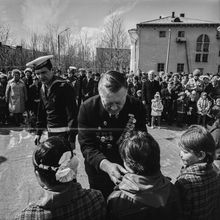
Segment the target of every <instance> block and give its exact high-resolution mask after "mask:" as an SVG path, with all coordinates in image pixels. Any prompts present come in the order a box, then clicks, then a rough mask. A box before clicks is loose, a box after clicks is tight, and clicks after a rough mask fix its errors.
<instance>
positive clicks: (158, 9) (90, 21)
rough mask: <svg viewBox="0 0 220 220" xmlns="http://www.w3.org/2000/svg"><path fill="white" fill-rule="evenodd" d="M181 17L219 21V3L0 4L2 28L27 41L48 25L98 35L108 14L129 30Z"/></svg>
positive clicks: (57, 0)
mask: <svg viewBox="0 0 220 220" xmlns="http://www.w3.org/2000/svg"><path fill="white" fill-rule="evenodd" d="M172 11H175V13H176V14H177V15H178V14H180V13H185V16H186V17H189V18H198V19H202V20H211V21H220V0H0V25H1V24H8V25H9V26H10V27H11V30H12V32H13V35H14V38H17V39H21V38H25V37H27V35H28V33H29V32H30V31H31V30H35V31H37V32H39V33H41V32H43V31H44V30H45V26H46V25H47V24H55V25H58V26H59V30H60V31H62V30H63V29H65V28H67V27H69V28H70V29H71V33H79V32H80V31H85V30H86V31H87V32H88V33H89V34H90V35H91V36H92V35H93V34H94V33H98V32H99V31H100V30H101V29H102V27H103V24H104V22H105V20H106V19H107V16H108V15H109V13H119V14H121V15H122V16H123V18H124V24H125V28H126V30H128V29H130V28H135V26H136V24H137V23H140V22H143V21H147V20H151V19H156V18H159V16H160V15H162V16H168V15H171V13H172Z"/></svg>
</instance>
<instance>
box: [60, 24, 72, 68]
mask: <svg viewBox="0 0 220 220" xmlns="http://www.w3.org/2000/svg"><path fill="white" fill-rule="evenodd" d="M69 29H70V28H66V29H64V30H63V31H61V32H60V33H59V34H58V35H57V46H58V66H59V68H60V65H61V64H60V35H61V34H62V33H64V32H65V31H68V30H69Z"/></svg>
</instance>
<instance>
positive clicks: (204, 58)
mask: <svg viewBox="0 0 220 220" xmlns="http://www.w3.org/2000/svg"><path fill="white" fill-rule="evenodd" d="M202 62H204V63H207V62H208V54H206V53H205V54H203V55H202Z"/></svg>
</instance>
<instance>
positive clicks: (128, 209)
mask: <svg viewBox="0 0 220 220" xmlns="http://www.w3.org/2000/svg"><path fill="white" fill-rule="evenodd" d="M107 212H108V215H109V219H112V220H113V219H116V220H119V219H126V220H127V219H128V220H129V219H139V220H142V219H149V220H159V219H175V220H176V219H178V215H179V214H180V202H179V197H178V192H177V190H176V189H175V187H174V186H173V184H172V183H171V182H170V181H169V180H168V179H167V178H166V177H164V176H163V175H162V174H161V173H159V174H158V175H155V176H152V177H145V176H140V175H136V174H131V173H128V174H125V176H124V177H123V179H122V182H121V183H120V184H119V185H118V186H116V187H115V190H114V192H113V193H112V194H111V195H110V196H109V197H108V205H107Z"/></svg>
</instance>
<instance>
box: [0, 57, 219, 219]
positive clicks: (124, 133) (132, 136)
mask: <svg viewBox="0 0 220 220" xmlns="http://www.w3.org/2000/svg"><path fill="white" fill-rule="evenodd" d="M52 58H53V56H44V57H40V58H37V59H35V60H33V61H31V62H29V63H28V64H27V68H26V69H25V70H24V73H23V72H22V71H20V70H18V69H14V70H12V72H9V73H8V74H7V75H6V74H4V73H1V74H0V78H1V82H0V98H1V99H0V101H1V102H0V113H1V123H2V124H6V123H8V122H9V123H14V124H15V125H16V126H20V125H21V126H23V125H22V124H23V123H28V124H29V126H30V127H36V137H35V144H36V145H37V146H36V149H35V151H34V153H33V156H32V161H33V166H34V172H35V175H36V177H37V180H38V183H39V184H40V186H41V187H42V188H43V189H44V192H45V194H44V196H43V198H41V200H40V201H37V202H35V203H32V204H30V205H28V207H27V208H25V209H24V210H23V211H22V212H21V214H20V215H18V217H17V219H72V218H74V219H80V220H81V219H112V220H113V219H124V218H126V219H134V218H136V219H162V218H165V219H207V220H209V219H218V218H219V216H220V211H219V210H220V209H219V207H220V170H219V169H220V166H219V159H220V158H219V155H220V153H219V152H220V150H219V149H220V145H219V142H220V136H219V134H220V132H219V131H220V130H219V129H220V77H219V76H218V75H214V74H201V72H200V70H198V69H196V70H194V71H193V73H190V74H184V73H164V72H159V73H156V72H155V71H153V70H150V71H149V72H148V73H143V72H141V73H140V74H138V75H134V74H132V73H130V74H122V73H120V72H117V71H108V72H106V73H103V74H99V73H93V72H92V71H91V70H89V69H82V68H81V69H79V70H77V69H76V68H75V67H71V68H69V69H68V71H67V73H65V74H62V75H61V74H60V73H58V74H57V73H55V72H54V71H53V66H52V63H51V61H50V60H51V59H52ZM24 115H25V120H26V121H24V117H23V116H24ZM213 122H214V123H213ZM161 123H164V124H168V125H172V124H174V123H176V124H177V126H184V125H186V124H187V125H189V127H188V128H187V129H186V131H184V133H183V134H182V135H181V137H180V139H179V142H178V145H179V148H180V157H181V160H182V162H183V167H182V169H181V170H180V174H179V176H178V177H177V178H176V180H173V181H172V182H171V179H170V178H169V177H165V176H164V175H163V174H162V172H161V165H160V147H159V144H158V143H157V141H156V140H155V139H154V138H153V137H152V136H151V135H150V134H149V133H148V128H149V126H151V127H152V128H155V127H156V126H157V127H158V128H160V126H161ZM207 123H210V124H211V125H212V127H211V128H210V129H209V130H208V129H206V126H207ZM196 124H198V125H196ZM200 124H201V125H200ZM147 125H148V126H147ZM44 130H47V131H48V139H47V140H46V141H44V142H41V135H42V133H43V131H44ZM77 134H78V141H79V145H80V149H81V152H82V154H83V157H84V159H85V160H84V164H85V171H86V173H87V175H88V180H89V185H90V189H83V188H82V187H81V185H80V184H79V183H78V182H77V168H78V164H79V161H78V159H77V156H76V154H75V153H74V149H75V141H76V139H75V138H76V135H77Z"/></svg>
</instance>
